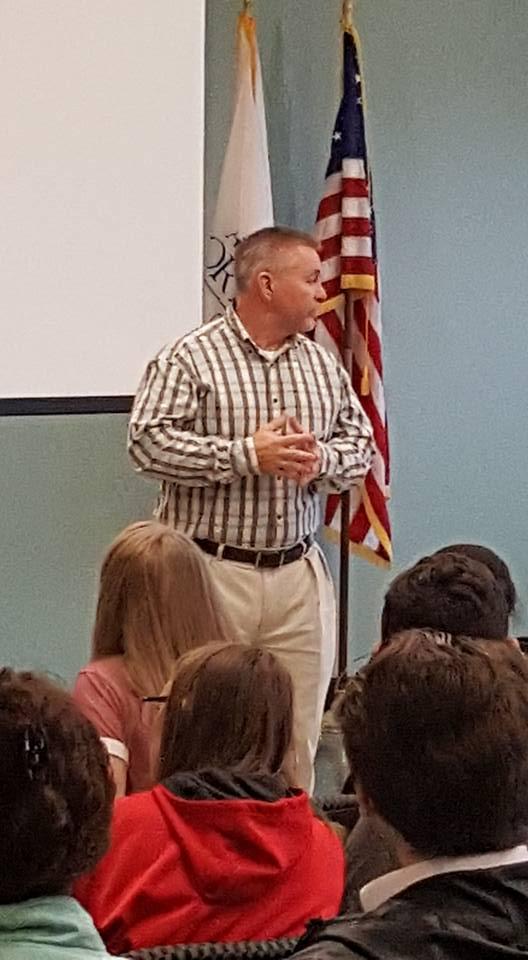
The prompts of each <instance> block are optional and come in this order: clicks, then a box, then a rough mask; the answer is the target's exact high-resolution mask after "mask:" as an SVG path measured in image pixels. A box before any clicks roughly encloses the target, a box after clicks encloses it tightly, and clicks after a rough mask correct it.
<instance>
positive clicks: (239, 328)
mask: <svg viewBox="0 0 528 960" xmlns="http://www.w3.org/2000/svg"><path fill="white" fill-rule="evenodd" d="M225 319H226V321H227V323H228V324H229V326H230V327H231V329H232V330H233V332H234V334H235V335H236V336H237V337H238V338H239V340H245V341H246V343H250V344H251V345H252V346H253V347H254V348H255V350H256V351H257V353H258V354H259V355H260V356H261V357H263V358H264V359H265V360H268V361H269V353H270V351H269V350H268V351H266V350H263V349H262V347H259V345H258V343H255V341H254V340H253V338H252V337H251V336H250V334H249V332H248V330H246V328H245V326H244V324H243V323H242V320H241V319H240V317H239V316H238V313H237V312H236V310H235V308H234V306H233V304H232V303H230V304H229V306H228V308H227V310H226V313H225ZM299 343H300V335H299V334H294V335H293V336H292V337H288V339H287V340H285V341H284V343H283V344H282V346H281V347H279V348H278V349H277V350H273V359H276V357H280V356H281V354H283V353H286V351H287V350H290V349H291V348H292V347H295V348H296V347H298V346H299ZM267 354H268V355H267Z"/></svg>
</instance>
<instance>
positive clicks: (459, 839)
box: [298, 630, 528, 960]
mask: <svg viewBox="0 0 528 960" xmlns="http://www.w3.org/2000/svg"><path fill="white" fill-rule="evenodd" d="M339 715H340V722H341V725H342V729H343V735H344V742H345V750H346V754H347V758H348V761H349V764H350V768H351V770H352V771H353V772H354V777H355V781H356V789H357V794H358V797H359V800H360V803H361V805H362V808H363V811H364V814H365V815H366V816H367V817H370V818H372V819H373V820H377V821H380V822H381V823H382V824H389V825H390V827H391V829H392V830H393V831H394V833H395V836H396V838H397V845H396V850H397V858H398V869H397V870H395V871H393V872H391V873H389V874H387V875H385V876H383V877H379V878H377V879H375V880H373V881H372V882H371V883H369V884H367V886H366V887H364V888H363V889H362V890H361V904H362V907H363V910H364V911H365V915H364V916H360V915H357V914H356V915H353V916H350V917H342V918H340V919H338V920H334V921H331V922H330V923H326V924H323V923H321V924H320V925H318V926H317V927H316V928H313V929H312V930H311V932H310V933H309V934H308V936H307V937H306V938H305V941H304V942H305V943H308V944H311V945H309V946H308V947H307V949H305V950H303V951H302V952H300V953H299V954H298V956H299V957H303V958H305V960H330V958H331V960H341V958H342V960H347V958H354V957H357V958H360V957H361V958H364V957H369V958H370V960H376V958H380V960H381V958H383V960H393V958H402V960H403V958H405V960H409V958H420V960H427V958H429V957H430V958H434V960H474V958H476V957H478V958H479V960H486V958H489V960H491V958H496V957H499V956H508V957H511V958H515V957H519V958H520V957H521V956H522V957H524V956H525V952H526V943H527V942H528V849H527V847H526V845H525V843H526V834H527V826H526V825H527V824H528V738H527V736H526V730H527V728H528V664H527V661H526V658H524V657H523V656H522V654H521V653H520V651H519V650H518V649H517V648H516V647H515V646H514V645H511V644H507V643H504V642H500V641H495V642H493V641H490V640H486V641H482V640H478V639H473V640H468V639H467V638H456V637H450V636H449V635H446V634H445V633H435V632H433V631H427V630H425V631H420V630H412V631H408V632H406V633H403V634H401V635H400V636H396V637H393V638H392V640H391V642H390V644H388V645H387V646H386V647H384V648H383V649H382V650H381V651H380V652H379V653H378V655H377V656H376V657H374V658H373V659H372V661H371V662H370V664H369V665H368V666H367V667H366V669H365V670H364V672H363V674H362V675H359V679H358V680H356V681H355V682H353V683H351V685H350V687H349V689H348V690H347V691H346V693H345V695H344V697H343V700H342V703H341V706H340V709H339Z"/></svg>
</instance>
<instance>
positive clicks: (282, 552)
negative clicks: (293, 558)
mask: <svg viewBox="0 0 528 960" xmlns="http://www.w3.org/2000/svg"><path fill="white" fill-rule="evenodd" d="M285 556H286V550H281V552H280V559H279V563H278V566H279V570H280V568H281V567H282V566H283V565H284V557H285Z"/></svg>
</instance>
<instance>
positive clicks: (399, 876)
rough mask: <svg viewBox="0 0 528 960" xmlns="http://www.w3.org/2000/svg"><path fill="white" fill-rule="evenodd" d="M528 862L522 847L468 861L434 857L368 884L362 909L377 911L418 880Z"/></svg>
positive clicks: (362, 896) (363, 891)
mask: <svg viewBox="0 0 528 960" xmlns="http://www.w3.org/2000/svg"><path fill="white" fill-rule="evenodd" d="M525 860H528V847H527V846H526V845H525V844H520V845H519V846H518V847H511V848H510V849H509V850H497V851H496V852H495V851H493V852H491V853H477V854H472V855H471V856H467V857H434V858H433V859H432V860H421V861H420V862H419V863H411V864H410V865H409V866H408V867H401V868H400V869H399V870H391V872H390V873H386V874H385V875H384V876H383V877H376V879H375V880H371V881H370V883H366V884H365V886H364V887H362V888H361V890H360V891H359V898H360V900H361V906H362V908H363V911H364V912H365V913H370V912H371V910H376V909H377V907H380V906H381V904H382V903H385V901H386V900H390V898H391V897H395V896H396V895H397V894H398V893H401V892H402V890H405V889H406V888H407V887H410V886H411V885H412V884H413V883H417V882H418V880H427V878H428V877H435V876H437V875H439V874H441V873H455V872H457V871H460V870H490V869H492V868H493V867H505V866H508V865H509V864H512V863H523V862H524V861H525Z"/></svg>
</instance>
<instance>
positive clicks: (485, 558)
mask: <svg viewBox="0 0 528 960" xmlns="http://www.w3.org/2000/svg"><path fill="white" fill-rule="evenodd" d="M444 553H458V554H461V555H462V556H464V557H469V558H470V560H478V561H479V563H483V564H484V566H486V567H487V568H488V570H491V572H492V574H493V576H494V577H495V579H496V580H497V582H498V584H499V585H500V586H501V587H502V590H503V592H504V598H505V600H506V606H507V607H508V614H509V615H510V616H511V614H512V613H513V612H514V610H515V604H516V603H517V590H516V589H515V584H514V582H513V580H512V577H511V573H510V571H509V568H508V565H507V564H506V563H505V562H504V560H502V559H501V557H499V555H498V554H497V553H495V551H494V550H491V549H490V547H484V546H482V544H480V543H452V544H450V545H449V546H447V547H441V548H440V550H436V551H435V553H434V556H440V555H441V554H444Z"/></svg>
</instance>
